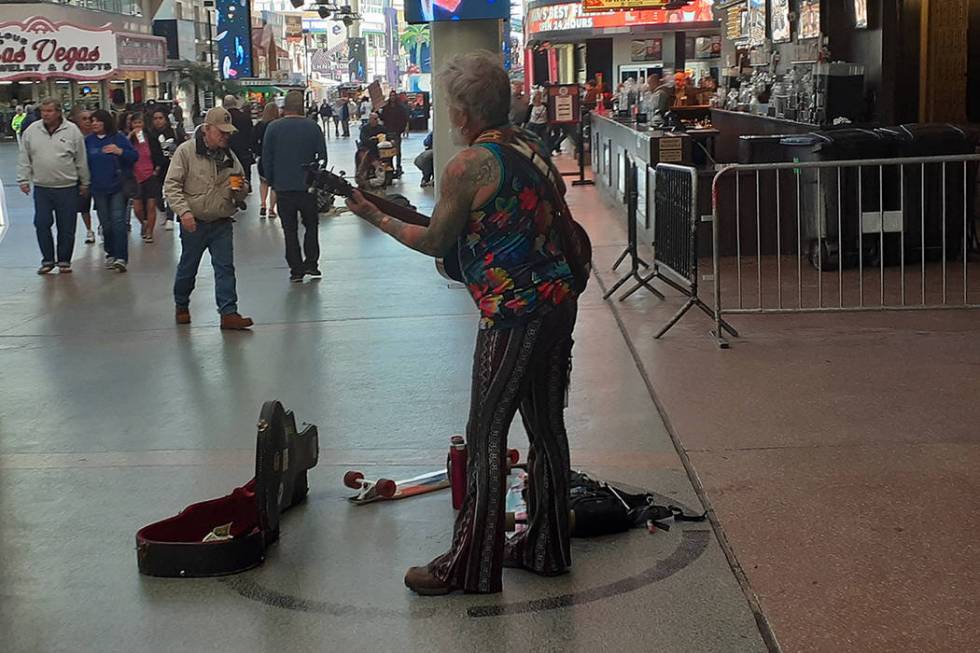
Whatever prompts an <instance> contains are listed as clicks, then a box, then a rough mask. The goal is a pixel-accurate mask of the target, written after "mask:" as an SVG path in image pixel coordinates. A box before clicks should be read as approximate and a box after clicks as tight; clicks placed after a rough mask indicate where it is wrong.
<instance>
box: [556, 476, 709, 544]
mask: <svg viewBox="0 0 980 653" xmlns="http://www.w3.org/2000/svg"><path fill="white" fill-rule="evenodd" d="M655 501H656V495H654V494H652V493H639V494H631V493H629V492H627V491H625V490H623V489H621V488H619V487H616V486H614V485H612V484H610V483H608V482H606V481H600V480H597V479H594V478H592V477H590V476H589V475H588V474H584V473H582V472H576V471H572V472H571V474H570V476H569V483H568V509H569V511H570V512H571V513H572V523H571V531H572V533H571V535H572V537H596V536H598V535H610V534H612V533H623V532H626V531H628V530H630V529H632V528H643V527H646V528H651V530H652V529H653V528H657V529H660V530H664V531H668V530H670V526H669V525H668V524H666V523H665V521H664V520H667V519H673V520H674V521H689V522H702V521H704V520H705V519H706V518H707V515H708V513H704V514H701V515H687V514H685V513H684V511H683V510H682V509H681V508H678V507H677V506H673V505H667V506H661V505H657V504H656V503H655Z"/></svg>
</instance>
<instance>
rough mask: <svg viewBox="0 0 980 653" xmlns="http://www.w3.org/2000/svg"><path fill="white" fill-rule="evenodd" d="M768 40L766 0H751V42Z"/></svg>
mask: <svg viewBox="0 0 980 653" xmlns="http://www.w3.org/2000/svg"><path fill="white" fill-rule="evenodd" d="M765 42H766V0H749V43H751V44H752V45H762V44H764V43H765Z"/></svg>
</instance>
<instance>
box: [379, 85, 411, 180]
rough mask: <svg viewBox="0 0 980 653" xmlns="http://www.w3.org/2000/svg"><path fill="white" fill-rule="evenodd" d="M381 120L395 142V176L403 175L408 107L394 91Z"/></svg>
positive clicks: (382, 110) (383, 108) (385, 106)
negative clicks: (403, 151) (403, 142)
mask: <svg viewBox="0 0 980 653" xmlns="http://www.w3.org/2000/svg"><path fill="white" fill-rule="evenodd" d="M381 122H383V123H384V125H385V131H387V132H388V135H389V136H390V137H391V140H392V141H393V142H394V143H395V160H396V161H397V163H396V166H395V176H396V177H401V176H402V134H404V133H405V130H407V129H408V107H406V106H405V104H404V103H403V102H402V101H401V100H400V99H399V98H398V93H395V92H394V91H392V92H391V95H389V96H388V102H387V103H385V105H384V107H382V109H381Z"/></svg>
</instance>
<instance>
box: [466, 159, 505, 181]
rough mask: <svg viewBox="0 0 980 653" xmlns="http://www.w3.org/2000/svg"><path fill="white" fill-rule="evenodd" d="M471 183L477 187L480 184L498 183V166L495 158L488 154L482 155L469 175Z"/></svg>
mask: <svg viewBox="0 0 980 653" xmlns="http://www.w3.org/2000/svg"><path fill="white" fill-rule="evenodd" d="M470 178H471V179H472V180H473V185H474V186H476V187H477V188H479V187H481V186H494V187H496V186H497V184H498V183H500V166H499V165H498V164H497V159H495V158H494V157H493V156H490V155H486V154H485V155H484V156H482V157H481V158H480V162H479V164H478V165H477V167H476V170H474V171H473V172H472V174H471V177H470Z"/></svg>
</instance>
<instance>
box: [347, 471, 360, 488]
mask: <svg viewBox="0 0 980 653" xmlns="http://www.w3.org/2000/svg"><path fill="white" fill-rule="evenodd" d="M363 480H364V474H362V473H361V472H347V473H346V474H344V485H346V486H347V487H349V488H350V489H352V490H357V489H360V487H361V481H363Z"/></svg>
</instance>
